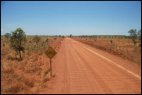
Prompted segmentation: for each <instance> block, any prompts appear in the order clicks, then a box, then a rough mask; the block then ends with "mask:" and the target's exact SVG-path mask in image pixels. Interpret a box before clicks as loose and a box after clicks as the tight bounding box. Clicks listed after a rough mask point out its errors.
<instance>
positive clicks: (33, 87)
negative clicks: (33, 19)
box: [1, 37, 63, 94]
mask: <svg viewBox="0 0 142 95" xmlns="http://www.w3.org/2000/svg"><path fill="white" fill-rule="evenodd" d="M46 39H47V38H44V37H43V38H42V39H41V42H39V47H38V48H36V49H35V47H34V44H33V42H32V40H31V37H30V38H28V42H29V43H26V51H25V53H22V58H23V60H22V61H18V60H17V59H16V56H15V52H14V51H13V50H12V49H11V48H10V47H9V42H6V41H5V39H4V38H3V37H2V39H1V41H2V43H1V52H2V53H1V83H2V84H1V88H2V89H1V93H2V94H37V93H39V90H40V89H42V88H43V87H46V85H45V82H47V81H48V80H49V69H48V68H49V67H48V62H49V59H48V58H47V57H46V55H44V51H45V50H46V48H47V47H48V45H47V44H46V45H43V46H42V45H41V43H42V41H44V40H46ZM62 40H63V39H60V38H56V40H55V41H54V39H53V38H52V37H51V38H50V39H49V41H50V42H52V43H50V44H51V46H53V48H55V47H56V46H57V45H58V47H59V46H60V44H58V43H59V42H60V41H62ZM3 44H4V45H3ZM56 44H57V45H56ZM56 51H58V49H56Z"/></svg>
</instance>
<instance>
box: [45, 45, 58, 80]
mask: <svg viewBox="0 0 142 95" xmlns="http://www.w3.org/2000/svg"><path fill="white" fill-rule="evenodd" d="M45 54H46V55H47V56H48V58H49V59H50V72H51V73H50V76H51V77H52V58H53V57H54V56H55V55H56V51H55V50H54V49H53V48H52V47H50V46H49V47H48V49H47V50H46V51H45Z"/></svg>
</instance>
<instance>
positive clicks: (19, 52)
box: [19, 50, 22, 60]
mask: <svg viewBox="0 0 142 95" xmlns="http://www.w3.org/2000/svg"><path fill="white" fill-rule="evenodd" d="M19 55H20V60H21V59H22V57H21V52H20V50H19Z"/></svg>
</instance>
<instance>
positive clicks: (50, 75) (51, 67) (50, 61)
mask: <svg viewBox="0 0 142 95" xmlns="http://www.w3.org/2000/svg"><path fill="white" fill-rule="evenodd" d="M50 76H51V77H52V61H51V58H50Z"/></svg>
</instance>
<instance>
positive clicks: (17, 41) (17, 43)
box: [10, 28, 26, 60]
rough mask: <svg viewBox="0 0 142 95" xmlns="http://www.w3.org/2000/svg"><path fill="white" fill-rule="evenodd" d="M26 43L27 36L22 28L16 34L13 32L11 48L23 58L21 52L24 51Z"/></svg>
mask: <svg viewBox="0 0 142 95" xmlns="http://www.w3.org/2000/svg"><path fill="white" fill-rule="evenodd" d="M25 41H26V34H25V32H24V31H23V30H22V29H21V28H17V29H16V30H15V31H14V32H12V35H11V38H10V43H11V47H12V48H13V49H14V50H15V51H16V53H17V54H18V55H19V56H20V60H21V59H22V57H21V51H24V49H25V48H24V43H25Z"/></svg>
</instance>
